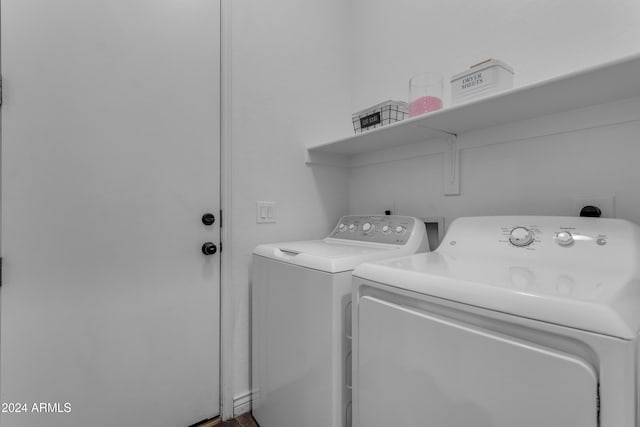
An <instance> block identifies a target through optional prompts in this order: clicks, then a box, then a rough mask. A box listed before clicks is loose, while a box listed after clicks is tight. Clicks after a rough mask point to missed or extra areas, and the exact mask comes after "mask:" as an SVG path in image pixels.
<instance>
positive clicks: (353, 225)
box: [349, 224, 358, 231]
mask: <svg viewBox="0 0 640 427" xmlns="http://www.w3.org/2000/svg"><path fill="white" fill-rule="evenodd" d="M356 228H358V227H356V225H355V224H349V231H356Z"/></svg>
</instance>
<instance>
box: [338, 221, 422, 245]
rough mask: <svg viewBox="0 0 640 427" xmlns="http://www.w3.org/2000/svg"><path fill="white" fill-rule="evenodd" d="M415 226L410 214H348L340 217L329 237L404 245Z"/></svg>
mask: <svg viewBox="0 0 640 427" xmlns="http://www.w3.org/2000/svg"><path fill="white" fill-rule="evenodd" d="M418 225H419V224H418ZM414 227H416V219H415V218H412V217H409V216H401V215H381V216H371V215H348V216H343V217H342V218H340V221H338V225H336V227H335V228H334V229H333V231H332V232H331V234H330V235H329V237H331V238H335V239H344V240H358V241H362V242H374V243H387V244H393V245H404V244H406V243H407V242H408V241H409V237H411V233H412V232H413V230H414Z"/></svg>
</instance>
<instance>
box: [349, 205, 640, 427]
mask: <svg viewBox="0 0 640 427" xmlns="http://www.w3.org/2000/svg"><path fill="white" fill-rule="evenodd" d="M639 263H640V230H639V228H638V227H637V226H636V225H634V224H631V223H629V222H626V221H623V220H616V219H600V218H572V217H535V216H530V217H513V216H505V217H482V218H460V219H458V220H456V221H454V222H453V223H452V224H451V226H450V228H449V231H448V232H447V234H446V235H445V237H444V240H443V243H442V244H441V245H440V246H439V247H438V249H437V250H436V251H434V252H431V253H426V254H418V255H413V256H409V257H404V258H401V259H394V260H389V261H382V262H375V263H365V264H361V265H360V266H359V267H358V268H356V270H355V271H354V273H353V276H354V300H353V301H354V302H353V304H354V307H353V309H354V310H353V311H354V313H353V314H354V323H353V327H354V336H353V362H354V363H353V367H354V382H353V386H354V394H353V405H354V426H358V427H383V426H384V427H388V426H390V425H397V426H403V427H417V426H426V425H429V426H451V427H467V426H474V427H514V426H517V427H540V426H544V427H596V426H600V427H638V426H639V425H640V420H639V418H638V399H639V395H638V393H639V392H638V389H639V384H640V381H639V369H638V362H639V357H638V351H639V349H638V342H639V340H638V331H639V330H640V274H639V271H638V266H639Z"/></svg>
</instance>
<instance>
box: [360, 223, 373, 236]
mask: <svg viewBox="0 0 640 427" xmlns="http://www.w3.org/2000/svg"><path fill="white" fill-rule="evenodd" d="M372 229H373V227H372V226H371V223H370V222H365V223H364V224H362V231H364V232H365V233H370V232H371V231H372Z"/></svg>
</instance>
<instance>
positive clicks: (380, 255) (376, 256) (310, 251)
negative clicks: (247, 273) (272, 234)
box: [253, 239, 413, 273]
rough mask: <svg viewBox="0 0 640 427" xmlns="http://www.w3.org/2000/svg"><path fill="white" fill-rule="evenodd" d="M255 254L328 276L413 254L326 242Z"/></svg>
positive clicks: (382, 246) (272, 248) (388, 247)
mask: <svg viewBox="0 0 640 427" xmlns="http://www.w3.org/2000/svg"><path fill="white" fill-rule="evenodd" d="M253 253H254V254H255V255H259V256H263V257H266V258H271V259H274V260H278V261H282V262H286V263H289V264H293V265H298V266H301V267H307V268H312V269H314V270H321V271H325V272H327V273H340V272H343V271H351V270H353V269H354V268H356V266H358V265H360V264H362V263H363V262H366V261H376V260H380V259H384V258H390V257H401V256H403V255H408V254H410V253H413V251H409V250H407V249H406V248H403V247H402V246H396V245H387V244H376V243H366V244H364V243H360V242H349V243H344V242H342V241H339V240H337V239H324V240H308V241H301V242H283V243H271V244H265V245H259V246H258V247H256V248H255V250H254V251H253Z"/></svg>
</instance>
